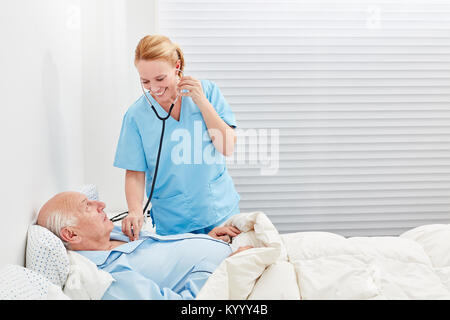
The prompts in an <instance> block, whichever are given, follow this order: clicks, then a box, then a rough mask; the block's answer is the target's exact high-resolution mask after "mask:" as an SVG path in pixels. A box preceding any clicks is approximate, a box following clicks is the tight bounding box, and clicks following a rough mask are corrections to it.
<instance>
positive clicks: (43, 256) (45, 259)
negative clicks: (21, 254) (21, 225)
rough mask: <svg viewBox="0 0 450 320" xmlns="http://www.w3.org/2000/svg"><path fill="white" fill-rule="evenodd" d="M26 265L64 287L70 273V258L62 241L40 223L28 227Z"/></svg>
mask: <svg viewBox="0 0 450 320" xmlns="http://www.w3.org/2000/svg"><path fill="white" fill-rule="evenodd" d="M25 266H26V267H27V268H28V269H31V270H33V271H35V272H37V273H39V274H40V275H42V276H44V277H45V278H47V279H48V280H50V281H51V282H52V283H54V284H55V285H57V286H58V287H60V288H62V287H63V286H64V284H65V283H66V280H67V275H68V274H69V258H68V256H67V251H66V248H65V247H64V244H63V243H62V241H61V240H60V239H59V238H58V237H57V236H55V235H54V234H53V233H52V232H51V231H50V230H48V229H46V228H44V227H41V226H39V225H31V226H30V227H29V228H28V239H27V249H26V259H25Z"/></svg>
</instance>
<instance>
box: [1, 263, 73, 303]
mask: <svg viewBox="0 0 450 320" xmlns="http://www.w3.org/2000/svg"><path fill="white" fill-rule="evenodd" d="M41 299H48V300H67V299H69V297H68V296H66V295H65V294H64V293H63V292H62V291H61V288H59V287H57V286H56V285H54V284H53V283H51V282H50V281H48V280H47V279H46V278H45V277H43V276H41V275H40V274H38V273H36V272H34V271H32V270H30V269H27V268H24V267H21V266H18V265H12V264H8V265H6V266H5V267H3V268H2V269H0V300H41Z"/></svg>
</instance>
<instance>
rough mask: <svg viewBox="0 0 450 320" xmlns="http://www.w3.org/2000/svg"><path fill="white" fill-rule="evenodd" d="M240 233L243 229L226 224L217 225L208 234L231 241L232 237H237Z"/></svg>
mask: <svg viewBox="0 0 450 320" xmlns="http://www.w3.org/2000/svg"><path fill="white" fill-rule="evenodd" d="M240 233H241V231H240V230H239V229H238V228H236V227H233V226H226V227H215V228H214V229H212V230H211V231H210V232H209V233H208V235H209V236H210V237H213V238H214V239H219V240H222V241H225V242H231V238H233V237H236V236H237V235H238V234H240Z"/></svg>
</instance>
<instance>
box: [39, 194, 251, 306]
mask: <svg viewBox="0 0 450 320" xmlns="http://www.w3.org/2000/svg"><path fill="white" fill-rule="evenodd" d="M105 207H106V206H105V204H104V203H103V202H100V201H91V200H88V199H87V198H86V196H85V195H84V194H82V193H79V192H63V193H59V194H57V195H56V196H54V197H53V198H52V199H50V200H49V201H47V202H46V203H45V204H44V205H43V206H42V208H41V210H40V211H39V215H38V221H37V223H38V224H39V225H40V226H43V227H46V228H48V229H49V230H50V231H52V232H53V233H54V234H56V235H57V236H58V237H59V238H60V239H61V240H62V241H63V243H64V245H65V246H66V248H67V249H70V250H75V251H77V252H78V253H80V254H82V255H83V256H85V257H87V258H89V259H90V260H91V261H93V262H94V263H95V264H96V265H97V267H98V268H99V269H102V270H104V271H107V272H109V273H110V274H111V275H112V277H113V278H114V279H115V281H114V282H113V283H112V284H111V286H110V287H109V288H108V290H107V291H106V292H105V294H104V296H103V299H194V298H195V296H196V295H197V293H198V292H199V291H200V289H201V287H202V286H203V285H204V283H205V282H206V280H207V279H208V277H209V276H210V275H211V273H212V272H213V271H214V270H215V269H216V267H217V266H218V265H219V264H220V263H221V262H222V261H223V260H224V259H225V258H226V257H228V256H229V255H230V254H234V253H232V250H231V248H230V246H229V244H228V243H227V242H225V241H223V239H225V238H224V237H228V236H229V237H233V236H236V235H237V234H238V233H239V230H238V229H237V228H234V227H217V228H215V229H213V230H212V231H211V232H210V233H209V234H208V235H203V234H181V235H172V236H158V235H155V234H152V233H148V232H145V231H142V232H141V233H140V235H139V239H138V240H135V241H131V242H130V241H129V238H128V237H127V236H126V235H125V234H123V233H122V232H121V230H120V228H119V227H117V226H114V225H113V223H112V222H111V221H110V220H109V219H108V217H107V215H106V214H105V212H104V211H103V209H104V208H105ZM248 248H249V247H243V248H239V250H238V251H242V250H245V249H248ZM238 251H237V252H238ZM237 252H235V253H237Z"/></svg>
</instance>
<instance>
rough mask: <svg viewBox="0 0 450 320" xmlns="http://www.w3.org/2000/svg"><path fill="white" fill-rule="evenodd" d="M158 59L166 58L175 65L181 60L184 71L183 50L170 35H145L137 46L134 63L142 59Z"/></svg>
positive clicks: (181, 67)
mask: <svg viewBox="0 0 450 320" xmlns="http://www.w3.org/2000/svg"><path fill="white" fill-rule="evenodd" d="M156 59H163V60H166V61H167V62H169V63H170V64H172V65H173V66H175V65H176V63H177V61H178V60H180V61H181V64H180V69H181V71H184V55H183V51H181V48H180V47H179V46H178V45H177V44H176V43H173V42H172V41H171V40H170V39H169V38H168V37H166V36H163V35H159V34H155V35H151V36H145V37H143V38H142V39H141V40H140V41H139V43H138V45H137V47H136V50H135V55H134V63H135V64H136V63H137V62H139V61H140V60H156Z"/></svg>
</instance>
